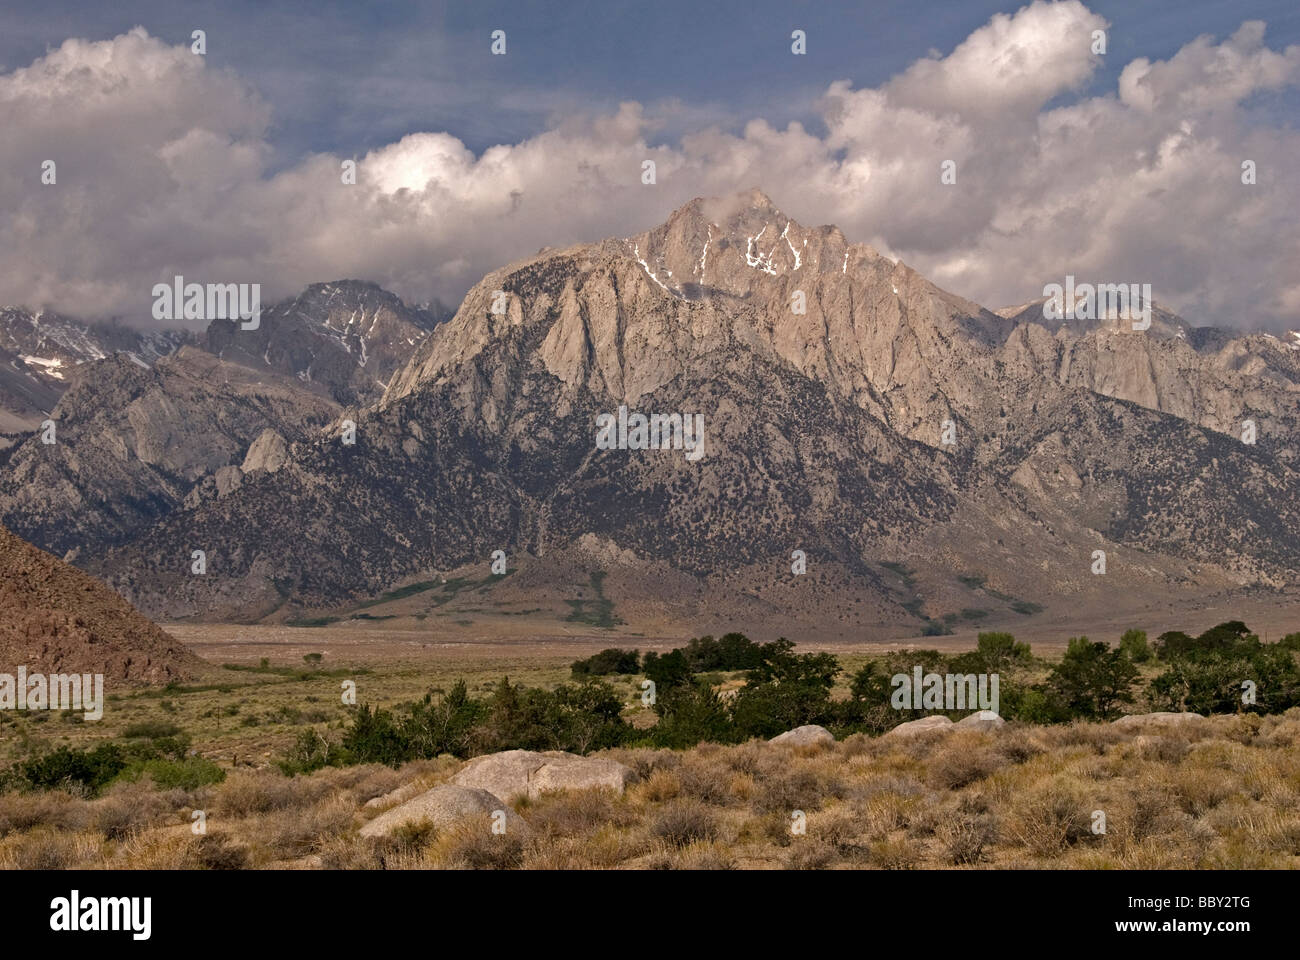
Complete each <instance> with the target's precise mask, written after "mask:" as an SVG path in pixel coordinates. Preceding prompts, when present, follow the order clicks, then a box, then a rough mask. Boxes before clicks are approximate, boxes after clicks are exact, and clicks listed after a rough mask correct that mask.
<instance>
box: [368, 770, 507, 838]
mask: <svg viewBox="0 0 1300 960" xmlns="http://www.w3.org/2000/svg"><path fill="white" fill-rule="evenodd" d="M497 810H504V811H505V816H506V833H510V832H512V831H519V832H525V831H527V829H528V824H527V823H526V822H525V821H524V819H523V817H521V816H519V814H517V813H515V812H514V811H513V810H511V809H510V808H509V807H508V806H506V804H505V803H504V802H502V801H501V800H500V799H498V798H497V797H495V796H494V795H492V794H491V793H488V792H487V791H486V790H477V789H475V788H473V787H462V786H457V785H456V784H452V783H444V784H440V785H439V786H436V787H434V788H433V789H432V790H426V791H425V792H424V793H422V794H420V795H419V796H418V797H414V798H412V799H410V800H407V801H406V802H405V803H403V804H402V805H401V806H397V807H393V809H391V810H388V811H386V812H384V813H381V814H380V815H379V816H377V817H375V819H373V820H371V821H370V822H369V823H367V824H366V825H365V826H363V827H362V828H361V831H360V832H361V836H363V837H382V836H385V835H386V834H388V833H389V832H391V831H392V830H394V829H396V828H397V827H400V826H404V825H406V824H412V823H420V822H422V821H425V820H427V821H429V822H430V823H431V824H433V826H434V828H435V829H436V828H439V827H449V826H452V825H453V824H455V823H458V822H459V821H461V820H464V819H465V818H466V817H472V816H476V815H478V814H488V815H489V816H491V815H492V814H493V813H495V812H496V811H497Z"/></svg>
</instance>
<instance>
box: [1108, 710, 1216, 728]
mask: <svg viewBox="0 0 1300 960" xmlns="http://www.w3.org/2000/svg"><path fill="white" fill-rule="evenodd" d="M1204 719H1205V718H1204V717H1203V716H1201V715H1200V714H1199V713H1131V714H1129V715H1128V716H1127V717H1120V718H1119V719H1118V720H1113V721H1111V725H1112V726H1116V727H1120V728H1121V729H1128V728H1131V727H1140V726H1143V725H1144V724H1148V723H1157V724H1166V725H1175V724H1183V723H1195V722H1196V721H1198V720H1204Z"/></svg>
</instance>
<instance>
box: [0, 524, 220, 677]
mask: <svg viewBox="0 0 1300 960" xmlns="http://www.w3.org/2000/svg"><path fill="white" fill-rule="evenodd" d="M20 666H22V667H26V668H27V671H28V673H29V674H30V673H45V674H50V673H79V674H80V673H90V674H103V675H104V680H105V687H106V689H107V690H108V691H109V692H112V691H113V690H114V689H115V688H118V687H120V686H122V685H134V684H141V683H144V684H162V683H167V682H169V681H173V680H183V679H188V678H190V677H192V676H194V674H195V673H197V672H200V671H201V670H202V669H203V668H204V667H205V664H204V662H203V661H202V660H200V659H199V658H198V657H196V656H195V655H194V654H192V653H190V652H189V650H187V649H186V648H185V645H184V644H182V643H181V642H180V641H178V640H176V639H174V638H173V637H171V636H170V635H168V634H167V633H164V632H163V631H162V630H160V629H159V628H158V627H156V626H154V625H153V624H152V623H150V622H149V621H148V620H146V619H145V618H144V617H142V616H141V615H140V614H139V613H137V612H136V611H135V610H133V609H131V607H130V605H129V604H127V603H126V601H124V600H123V599H122V598H121V597H119V596H117V594H115V593H113V591H112V590H109V589H108V588H107V587H105V586H104V585H103V584H102V583H100V582H99V581H98V580H95V579H94V578H93V577H90V576H87V575H86V574H84V573H82V572H81V571H80V570H76V569H74V568H73V567H70V566H68V565H67V564H66V563H63V562H61V561H59V560H58V559H56V558H55V557H52V556H50V555H49V554H48V553H44V552H42V551H40V550H38V549H36V548H35V547H33V546H32V545H31V544H29V543H26V542H24V541H23V540H21V539H19V538H18V537H16V536H14V535H13V534H12V533H10V532H9V531H8V530H6V529H4V528H3V527H0V673H6V674H9V675H10V676H14V675H16V673H17V669H18V667H20Z"/></svg>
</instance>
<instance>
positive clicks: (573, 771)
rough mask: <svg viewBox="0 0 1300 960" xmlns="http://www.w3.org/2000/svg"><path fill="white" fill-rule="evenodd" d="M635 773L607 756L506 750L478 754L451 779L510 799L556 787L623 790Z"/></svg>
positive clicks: (532, 794) (619, 791)
mask: <svg viewBox="0 0 1300 960" xmlns="http://www.w3.org/2000/svg"><path fill="white" fill-rule="evenodd" d="M635 776H636V774H634V773H633V772H632V769H631V767H626V766H624V765H623V764H621V763H619V762H618V761H616V760H610V759H609V758H607V757H580V756H578V755H577V754H573V753H562V752H560V751H558V750H548V751H547V752H546V753H537V752H536V751H533V750H506V751H505V752H503V753H491V754H488V755H487V756H483V757H475V758H474V759H473V760H471V761H469V762H468V763H467V764H465V766H464V767H463V768H462V769H461V771H460V773H458V774H456V776H454V777H453V778H452V783H455V784H459V785H460V786H462V787H478V788H480V789H483V790H489V791H491V792H492V793H494V794H496V795H497V796H499V797H501V798H503V799H504V800H506V801H507V802H509V801H512V800H516V799H518V798H519V797H537V796H539V795H541V794H543V793H547V792H550V791H554V790H590V789H593V788H604V789H609V790H613V791H614V792H615V793H622V792H623V790H624V788H625V787H626V786H627V784H628V783H630V782H631V781H632V780H633V779H634V778H635Z"/></svg>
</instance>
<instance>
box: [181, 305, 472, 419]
mask: <svg viewBox="0 0 1300 960" xmlns="http://www.w3.org/2000/svg"><path fill="white" fill-rule="evenodd" d="M445 319H447V311H446V310H445V308H443V307H441V305H437V304H435V305H434V306H433V307H431V308H420V307H409V306H407V305H406V304H405V303H403V302H402V301H401V300H400V299H399V298H398V297H396V296H394V295H393V294H391V293H389V292H388V291H387V290H383V289H381V288H380V287H378V286H377V285H375V284H373V283H363V282H360V281H357V280H340V281H336V282H334V283H317V284H313V285H312V286H310V287H308V288H307V289H306V290H305V291H303V292H302V293H301V294H300V295H299V296H297V297H294V298H293V299H290V300H284V301H282V302H280V303H278V304H276V305H275V306H273V307H271V308H270V309H269V310H264V311H262V316H261V323H260V324H259V326H258V327H257V329H255V330H244V329H243V328H242V326H241V325H240V324H239V323H237V322H236V321H233V320H215V321H213V322H212V324H211V325H210V326H209V327H208V329H207V333H206V334H205V335H204V338H203V347H204V348H205V349H206V350H207V351H208V352H209V353H212V354H214V355H215V356H217V357H220V358H221V359H222V360H226V361H228V362H231V363H238V364H241V365H243V366H246V367H250V368H252V369H254V370H269V371H271V372H274V373H278V374H283V375H285V376H291V377H296V378H297V379H298V380H300V381H301V382H302V383H303V384H305V385H307V386H308V388H310V389H314V390H317V391H319V392H320V393H321V394H322V395H324V396H327V397H329V398H330V399H331V400H333V401H334V402H335V403H338V404H341V405H343V406H352V405H358V404H364V403H366V402H369V401H372V400H377V399H378V398H379V396H380V395H381V394H382V392H383V390H384V388H385V387H386V386H387V385H388V380H389V378H390V377H392V375H393V373H394V371H395V370H398V369H400V368H401V367H402V366H403V365H404V364H405V363H406V361H407V360H408V359H409V358H410V355H411V352H412V351H413V350H414V349H415V346H416V345H417V344H419V343H420V342H421V341H423V340H424V338H425V337H426V336H428V334H429V331H431V330H433V329H434V327H436V326H437V325H438V324H439V323H440V322H442V321H443V320H445Z"/></svg>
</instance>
